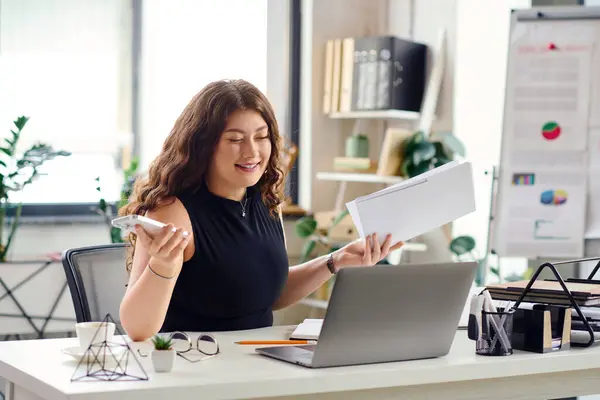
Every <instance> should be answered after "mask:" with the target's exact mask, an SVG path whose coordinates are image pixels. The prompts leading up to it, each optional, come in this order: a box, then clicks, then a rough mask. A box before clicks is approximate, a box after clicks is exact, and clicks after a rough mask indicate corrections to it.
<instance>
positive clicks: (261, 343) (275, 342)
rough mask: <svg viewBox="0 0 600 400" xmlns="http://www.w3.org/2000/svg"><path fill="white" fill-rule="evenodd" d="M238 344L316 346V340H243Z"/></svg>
mask: <svg viewBox="0 0 600 400" xmlns="http://www.w3.org/2000/svg"><path fill="white" fill-rule="evenodd" d="M235 343H236V344H249V345H270V344H316V343H317V341H316V340H241V341H239V342H235Z"/></svg>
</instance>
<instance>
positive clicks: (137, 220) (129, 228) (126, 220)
mask: <svg viewBox="0 0 600 400" xmlns="http://www.w3.org/2000/svg"><path fill="white" fill-rule="evenodd" d="M111 224H112V225H113V226H115V227H117V228H119V229H121V230H122V231H123V232H125V233H128V234H129V233H135V226H136V225H140V226H141V227H142V228H144V230H145V231H146V232H148V233H150V234H153V233H158V232H160V229H161V228H162V227H164V226H165V225H166V224H164V223H162V222H159V221H155V220H153V219H151V218H147V217H144V216H142V215H135V214H133V215H125V216H124V217H119V218H116V219H113V220H112V221H111Z"/></svg>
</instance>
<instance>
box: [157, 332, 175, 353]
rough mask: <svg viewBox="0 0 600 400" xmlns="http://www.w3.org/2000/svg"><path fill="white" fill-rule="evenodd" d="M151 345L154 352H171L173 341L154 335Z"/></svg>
mask: <svg viewBox="0 0 600 400" xmlns="http://www.w3.org/2000/svg"><path fill="white" fill-rule="evenodd" d="M152 344H153V345H154V348H155V349H156V350H171V348H172V347H173V341H172V340H171V338H169V337H163V336H160V335H155V336H154V337H153V338H152Z"/></svg>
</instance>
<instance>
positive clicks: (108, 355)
mask: <svg viewBox="0 0 600 400" xmlns="http://www.w3.org/2000/svg"><path fill="white" fill-rule="evenodd" d="M109 322H111V323H113V324H114V325H115V331H116V332H115V335H118V336H119V337H120V339H121V340H122V341H123V343H116V342H114V341H110V342H108V341H107V340H106V338H107V337H108V335H106V331H107V330H108V323H109ZM100 329H104V330H105V332H104V333H105V334H104V335H103V337H104V340H103V341H101V342H97V343H96V342H94V340H95V339H96V336H98V332H99V331H100ZM129 357H133V359H134V360H135V364H134V365H133V368H135V366H136V364H137V367H138V368H139V372H141V374H139V373H138V374H135V373H132V372H130V370H128V368H129V367H130V366H131V364H132V363H130V362H129ZM108 364H114V366H112V368H109V367H108ZM90 380H103V381H147V380H148V374H146V371H145V370H144V367H142V364H141V363H140V361H139V360H138V359H137V357H136V356H135V352H134V351H133V350H132V349H131V347H129V344H127V341H126V339H125V336H124V335H123V333H122V332H121V330H120V329H119V326H118V325H117V324H116V323H115V321H114V320H113V318H112V317H111V316H110V314H106V316H105V317H104V319H103V320H102V323H101V324H100V326H99V327H98V329H97V330H96V332H95V333H94V337H93V338H92V341H91V343H90V345H89V346H88V348H87V350H86V351H85V353H84V354H83V356H82V357H81V359H80V360H79V362H78V363H77V367H76V368H75V372H74V373H73V376H72V377H71V381H90Z"/></svg>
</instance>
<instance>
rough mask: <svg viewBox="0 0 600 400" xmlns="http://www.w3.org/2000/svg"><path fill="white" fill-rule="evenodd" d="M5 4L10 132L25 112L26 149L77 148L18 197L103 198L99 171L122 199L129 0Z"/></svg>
mask: <svg viewBox="0 0 600 400" xmlns="http://www.w3.org/2000/svg"><path fill="white" fill-rule="evenodd" d="M0 7H1V9H0V104H1V106H0V121H1V125H0V126H1V127H2V135H3V137H6V136H7V135H9V134H10V132H9V129H12V128H13V125H12V121H13V120H14V119H15V118H17V117H18V116H21V115H25V116H28V117H29V118H30V120H29V122H28V123H27V125H26V126H25V128H24V130H23V133H22V136H21V139H20V141H19V148H18V150H20V151H24V150H26V149H27V148H29V146H31V145H32V144H33V143H34V142H36V141H41V142H45V143H47V144H50V145H52V146H53V147H54V148H55V149H61V150H66V151H69V152H71V153H72V155H71V156H69V157H64V158H57V159H55V160H52V161H49V162H47V163H46V164H45V165H44V166H43V167H42V170H41V172H42V173H43V174H44V175H42V176H40V178H39V179H38V180H37V181H35V182H34V183H32V184H31V185H29V186H28V187H26V188H25V190H23V191H22V192H15V193H11V195H10V200H11V201H13V202H17V201H22V202H24V203H25V204H29V205H35V204H61V203H62V204H64V203H96V202H97V201H98V200H99V193H98V192H97V191H96V181H95V178H96V177H97V176H100V177H101V183H102V188H103V194H104V196H105V198H106V199H107V200H108V201H115V200H117V199H118V197H119V191H120V185H121V179H120V171H119V168H118V167H119V165H118V160H119V158H120V154H121V151H122V150H123V149H124V148H126V147H127V146H129V142H130V141H131V116H130V103H131V101H130V93H131V91H130V88H131V78H130V76H131V75H130V68H129V65H130V63H129V61H130V60H131V55H130V50H129V48H130V46H129V45H130V39H129V34H128V31H129V29H128V21H130V20H131V18H130V15H129V13H130V12H131V11H130V4H129V2H126V1H122V0H103V1H97V0H44V1H39V0H2V2H1V3H0ZM29 208H30V207H29Z"/></svg>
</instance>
